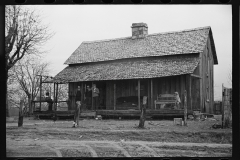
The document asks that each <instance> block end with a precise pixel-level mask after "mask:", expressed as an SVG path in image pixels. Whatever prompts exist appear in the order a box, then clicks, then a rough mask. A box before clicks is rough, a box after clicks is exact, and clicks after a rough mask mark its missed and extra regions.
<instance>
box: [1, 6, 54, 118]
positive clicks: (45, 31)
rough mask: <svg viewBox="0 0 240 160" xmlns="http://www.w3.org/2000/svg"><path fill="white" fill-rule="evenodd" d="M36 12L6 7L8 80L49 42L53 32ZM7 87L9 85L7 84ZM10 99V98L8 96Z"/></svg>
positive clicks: (19, 7)
mask: <svg viewBox="0 0 240 160" xmlns="http://www.w3.org/2000/svg"><path fill="white" fill-rule="evenodd" d="M35 12H36V11H35V10H30V9H28V8H26V7H25V6H17V5H7V6H5V61H6V78H7V81H8V76H9V75H8V72H9V69H11V68H12V67H13V66H14V65H15V64H16V63H17V62H18V61H19V60H20V59H22V58H23V57H24V56H25V55H31V54H34V55H39V54H41V53H42V52H43V51H40V48H41V46H42V45H44V44H45V42H47V40H49V39H50V38H51V37H52V36H53V32H50V31H49V27H48V26H47V25H44V24H43V23H42V21H41V18H40V16H39V15H37V14H36V13H35ZM6 85H7V84H6ZM7 97H8V96H7ZM6 102H7V107H6V115H7V116H9V113H8V100H7V99H6Z"/></svg>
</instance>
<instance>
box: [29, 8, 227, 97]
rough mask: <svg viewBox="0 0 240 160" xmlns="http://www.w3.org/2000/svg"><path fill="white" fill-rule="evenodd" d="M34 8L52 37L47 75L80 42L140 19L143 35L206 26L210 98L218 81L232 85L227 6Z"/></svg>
mask: <svg viewBox="0 0 240 160" xmlns="http://www.w3.org/2000/svg"><path fill="white" fill-rule="evenodd" d="M29 7H31V8H32V7H33V8H36V9H37V10H38V11H39V13H41V16H42V17H44V19H43V22H44V23H47V24H49V27H50V29H51V30H52V31H54V32H55V36H54V37H53V38H52V39H51V40H49V41H48V43H47V44H46V45H45V46H44V49H46V50H49V52H48V54H47V55H46V56H45V60H46V61H49V62H51V69H52V72H51V73H52V76H55V75H56V74H57V73H59V72H60V71H61V70H62V69H64V68H65V67H66V65H64V64H63V63H64V62H65V60H66V59H67V58H68V57H69V56H70V55H71V54H72V53H73V52H74V51H75V50H76V49H77V48H78V46H79V45H80V44H81V43H82V42H83V41H94V40H103V39H111V38H120V37H129V36H131V25H132V23H138V22H144V23H147V25H148V34H153V33H160V32H169V31H178V30H185V29H191V28H197V27H205V26H210V27H211V29H212V32H213V38H214V42H215V47H216V52H217V57H218V63H219V64H218V65H215V66H214V85H215V96H214V97H215V100H221V89H222V83H224V85H225V86H226V87H231V84H230V83H229V78H228V74H229V73H230V72H231V68H232V8H231V6H230V5H108V6H106V5H74V6H72V5H55V6H54V5H49V6H46V5H43V6H37V5H34V6H29Z"/></svg>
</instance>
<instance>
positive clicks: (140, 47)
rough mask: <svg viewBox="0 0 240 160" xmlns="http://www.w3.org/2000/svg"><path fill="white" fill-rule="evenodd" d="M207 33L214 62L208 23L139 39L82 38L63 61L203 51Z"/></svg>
mask: <svg viewBox="0 0 240 160" xmlns="http://www.w3.org/2000/svg"><path fill="white" fill-rule="evenodd" d="M208 37H210V43H211V46H212V49H213V58H214V64H217V63H218V60H217V56H216V51H215V45H214V41H213V37H212V31H211V28H210V27H202V28H195V29H190V30H183V31H178V32H166V33H158V34H149V35H147V36H146V37H145V38H142V39H134V40H133V39H132V38H131V37H125V38H118V39H110V40H101V41H91V42H82V44H81V45H80V46H79V47H78V48H77V49H76V50H75V51H74V52H73V53H72V55H71V56H70V57H69V58H68V59H67V60H66V61H65V63H64V64H78V63H88V62H99V61H108V60H117V59H125V58H137V57H151V56H165V55H176V54H189V53H201V52H203V50H204V48H205V46H206V44H207V43H206V42H207V39H208Z"/></svg>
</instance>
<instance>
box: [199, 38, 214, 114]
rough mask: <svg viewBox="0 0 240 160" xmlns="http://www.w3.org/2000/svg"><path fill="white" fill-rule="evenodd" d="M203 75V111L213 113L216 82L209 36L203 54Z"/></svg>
mask: <svg viewBox="0 0 240 160" xmlns="http://www.w3.org/2000/svg"><path fill="white" fill-rule="evenodd" d="M201 63H202V64H201V77H202V86H201V87H202V108H201V110H202V112H206V113H213V104H214V94H213V92H214V87H213V85H214V82H213V65H214V62H213V55H212V48H211V45H210V39H209V38H208V41H207V45H206V47H205V49H204V51H203V52H202V55H201Z"/></svg>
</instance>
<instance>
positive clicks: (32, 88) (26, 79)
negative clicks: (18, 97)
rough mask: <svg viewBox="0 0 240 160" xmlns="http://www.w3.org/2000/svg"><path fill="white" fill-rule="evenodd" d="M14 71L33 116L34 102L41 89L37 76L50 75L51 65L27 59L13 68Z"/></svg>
mask: <svg viewBox="0 0 240 160" xmlns="http://www.w3.org/2000/svg"><path fill="white" fill-rule="evenodd" d="M12 70H13V73H14V77H15V79H16V81H17V83H18V85H19V88H20V90H21V91H22V92H23V93H24V94H25V96H26V97H27V104H28V107H27V108H28V109H29V113H30V114H32V113H33V107H32V100H34V99H35V98H36V96H37V95H38V92H39V88H40V77H39V76H37V75H48V74H49V63H43V62H41V61H40V59H39V58H36V57H34V58H28V57H27V58H23V59H21V60H20V61H18V62H17V63H16V64H15V66H14V67H12ZM43 80H44V79H43ZM43 89H44V88H43Z"/></svg>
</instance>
